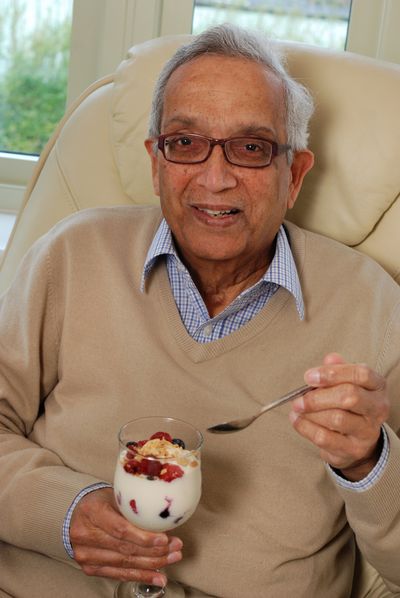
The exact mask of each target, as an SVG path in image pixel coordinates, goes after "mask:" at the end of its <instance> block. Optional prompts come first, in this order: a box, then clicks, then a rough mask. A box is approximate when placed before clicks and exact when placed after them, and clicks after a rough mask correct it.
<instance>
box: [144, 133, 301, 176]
mask: <svg viewBox="0 0 400 598" xmlns="http://www.w3.org/2000/svg"><path fill="white" fill-rule="evenodd" d="M178 134H179V133H164V134H162V135H159V136H158V137H156V138H155V141H156V142H157V147H158V149H159V150H160V151H161V153H162V155H163V156H164V158H165V159H166V160H167V161H168V162H172V163H173V164H202V163H203V162H206V161H207V160H208V158H209V157H210V156H211V154H212V151H213V149H214V147H215V146H216V145H219V146H221V148H222V151H223V154H224V157H225V160H226V161H227V162H228V163H229V164H233V166H239V167H240V168H267V167H268V166H271V163H272V160H273V159H274V158H276V156H279V155H280V154H283V153H285V152H286V153H287V152H289V151H291V150H292V146H291V145H289V144H287V143H282V144H280V143H277V142H276V141H272V140H271V139H266V138H265V137H258V136H257V135H238V136H235V137H226V138H225V139H215V138H214V137H207V136H206V135H198V134H197V133H187V135H188V136H189V135H190V137H198V138H200V139H206V140H207V141H208V142H209V144H210V147H209V148H208V153H207V155H206V157H205V158H203V159H202V160H195V161H194V162H193V161H192V162H186V161H177V160H171V159H170V158H167V156H166V155H165V139H166V137H172V136H174V135H178ZM181 135H182V137H184V136H185V134H184V133H181ZM236 139H259V140H262V141H266V142H267V143H269V144H270V145H271V148H272V151H271V159H270V161H269V162H268V164H260V165H259V166H250V165H248V164H237V163H236V162H232V160H230V159H229V157H228V156H227V153H226V149H225V144H226V143H227V142H228V141H235V140H236Z"/></svg>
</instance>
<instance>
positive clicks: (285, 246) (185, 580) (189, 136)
mask: <svg viewBox="0 0 400 598" xmlns="http://www.w3.org/2000/svg"><path fill="white" fill-rule="evenodd" d="M311 112H312V101H311V99H310V97H309V95H308V93H307V91H306V90H305V89H304V88H303V87H302V86H301V85H299V84H298V83H296V82H294V81H293V80H291V79H290V78H289V77H288V75H287V74H286V72H285V71H284V69H283V67H282V65H281V62H280V60H279V57H277V55H276V53H275V50H274V49H273V48H271V47H270V46H269V45H268V44H267V43H266V42H265V41H263V40H262V39H258V38H257V37H256V36H254V35H252V34H249V33H246V32H244V31H241V30H238V29H235V28H233V27H228V26H223V27H217V28H215V29H212V30H210V31H208V32H206V33H204V34H201V35H200V36H198V37H196V38H194V40H193V42H192V43H190V44H189V45H188V46H187V47H184V48H181V49H180V50H178V52H177V53H176V55H175V56H174V57H173V58H172V60H171V61H170V62H169V63H168V64H167V65H166V67H165V68H164V70H163V72H162V73H161V76H160V79H159V82H158V84H157V87H156V90H155V96H154V102H153V112H152V117H151V124H150V134H149V139H148V140H147V141H146V148H147V151H148V153H149V156H150V160H151V165H152V172H153V181H154V188H155V191H156V193H157V194H158V195H159V196H160V202H161V211H160V210H159V208H130V207H129V208H125V207H123V208H108V209H107V208H105V209H94V210H89V211H86V212H84V213H81V214H78V215H76V216H73V217H72V218H69V219H67V220H66V221H64V222H62V223H61V224H59V225H57V226H56V227H55V228H54V229H53V230H52V231H51V232H50V233H49V234H48V235H46V236H45V237H44V238H42V239H41V240H40V241H39V242H38V243H37V244H36V245H35V246H34V248H33V249H32V250H31V251H30V252H29V254H28V256H27V257H26V259H25V261H24V263H23V265H22V267H21V270H20V273H19V275H18V276H17V278H16V281H15V282H14V284H13V286H12V288H11V289H10V291H9V292H8V293H7V294H6V295H5V296H4V297H3V299H2V304H1V312H0V317H1V320H0V325H1V329H0V332H1V334H0V339H1V341H0V393H1V414H0V417H1V439H2V440H1V444H0V450H1V461H0V467H1V470H0V471H1V477H2V488H1V489H0V509H1V513H2V521H1V526H0V539H1V540H2V545H1V548H2V550H1V552H0V565H1V570H2V577H1V582H0V583H1V584H2V585H1V587H2V589H3V591H4V592H5V595H17V596H18V597H19V598H24V597H25V596H26V597H28V596H29V597H32V596H34V597H36V596H37V597H39V596H40V598H43V597H47V596H49V597H50V596H51V597H53V596H55V595H57V596H71V595H75V594H76V595H79V596H85V597H89V598H91V597H95V596H112V595H113V591H114V586H115V585H116V583H117V580H125V581H130V580H141V581H144V582H147V583H152V584H155V585H159V586H161V585H165V583H166V575H168V577H170V578H172V579H176V580H177V581H179V582H181V583H182V584H183V585H184V586H191V587H192V588H196V592H197V593H198V594H201V593H203V594H206V595H209V596H219V597H224V598H242V597H243V596H265V597H268V598H270V597H271V598H282V597H292V596H296V598H297V597H304V598H310V597H315V598H319V597H321V596H323V597H324V598H338V597H339V596H340V597H342V596H343V597H344V596H350V595H351V592H352V587H353V581H354V571H355V558H356V557H355V555H356V544H358V546H359V547H360V549H361V551H362V552H363V553H364V554H365V556H366V557H367V559H368V560H369V561H370V562H371V563H372V564H373V565H374V566H375V567H376V569H377V570H378V571H379V573H380V574H381V576H382V579H383V580H384V581H382V587H381V590H380V592H381V593H380V594H379V595H380V596H383V595H387V596H390V595H392V594H391V592H392V593H393V595H397V593H398V592H400V568H399V566H398V561H399V557H398V554H399V551H400V533H399V527H400V503H399V495H400V477H399V475H398V471H399V465H400V440H399V438H398V437H397V435H396V431H398V429H399V427H400V401H399V398H398V389H399V385H400V365H399V355H400V351H399V349H398V346H397V343H396V340H397V338H398V334H399V332H400V319H399V306H400V290H399V289H398V287H397V285H395V283H394V282H393V281H392V280H391V279H390V278H389V277H388V275H386V274H385V273H384V272H383V271H382V270H381V269H380V268H379V267H378V266H377V265H376V264H375V263H374V262H372V261H371V260H369V259H368V258H366V257H363V256H361V255H360V254H358V253H356V252H354V251H352V250H350V249H348V248H346V247H343V246H341V245H340V244H338V243H335V242H333V241H331V240H328V239H324V238H322V237H320V236H318V235H315V234H311V233H309V232H306V231H304V230H301V229H299V228H297V227H296V226H294V225H292V224H290V223H287V222H284V217H285V213H286V211H287V209H290V208H291V207H292V206H293V205H294V203H295V201H296V198H297V196H298V193H299V190H300V188H301V185H302V181H303V178H304V176H305V175H306V173H307V172H308V170H309V169H310V168H311V167H312V164H313V155H312V153H311V152H310V151H309V150H308V149H307V123H308V119H309V117H310V115H311ZM116 306H117V308H116ZM303 377H304V379H305V380H306V382H307V383H309V384H310V385H311V386H313V387H314V390H312V391H310V392H308V393H307V394H306V395H305V396H304V397H303V398H302V399H297V400H295V401H294V402H293V403H292V405H291V407H290V406H286V407H282V408H280V409H278V410H276V411H274V412H271V414H270V415H268V416H265V417H264V418H260V419H259V420H257V422H256V423H254V424H253V425H252V426H250V427H249V428H247V429H246V430H245V431H243V432H240V433H238V434H232V435H226V436H215V435H211V434H209V435H207V437H206V442H205V447H204V453H203V472H204V485H203V496H202V500H201V503H200V505H199V507H198V509H197V511H196V513H195V515H194V516H193V517H192V518H191V520H190V521H189V522H188V523H186V524H185V525H184V526H183V527H182V528H181V529H180V530H178V534H177V536H179V537H176V536H169V537H168V536H167V535H166V534H164V533H154V532H146V531H143V530H140V529H138V528H137V527H135V526H134V525H133V524H132V523H129V522H128V521H126V520H125V519H124V518H123V517H122V516H121V515H120V514H119V511H118V509H117V506H116V503H115V501H114V496H113V491H112V488H111V482H112V477H113V469H114V462H115V456H116V455H115V451H116V446H115V445H116V441H115V438H116V434H117V431H118V428H119V427H120V426H121V425H122V424H123V423H125V421H127V420H129V419H133V418H134V417H139V416H142V415H152V414H153V415H154V414H164V415H170V416H175V417H179V418H181V419H184V420H188V421H190V422H191V423H193V424H194V425H196V427H198V428H200V429H202V430H205V429H206V428H207V427H208V426H210V425H212V424H214V423H217V422H219V421H223V420H225V419H227V417H229V416H230V417H235V416H236V417H238V416H240V415H247V414H249V413H251V412H253V411H257V409H258V408H259V406H260V405H261V404H264V403H266V402H268V401H270V400H272V399H274V398H276V397H277V396H278V395H279V394H281V393H282V394H283V393H285V392H287V391H288V390H290V389H291V388H292V387H295V386H298V385H300V384H301V383H302V380H303ZM389 406H390V407H391V411H390V415H389ZM61 530H63V533H61ZM65 550H66V551H67V552H68V555H69V556H67V554H66V552H65ZM174 563H175V564H174ZM68 565H70V566H68ZM164 567H166V570H165V571H164V572H159V571H158V570H159V569H161V568H164ZM3 571H4V574H3ZM384 588H386V589H384ZM191 592H192V594H190V595H193V592H195V590H191Z"/></svg>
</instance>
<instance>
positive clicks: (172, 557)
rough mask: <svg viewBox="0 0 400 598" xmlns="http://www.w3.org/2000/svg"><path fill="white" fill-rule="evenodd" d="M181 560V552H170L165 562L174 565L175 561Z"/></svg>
mask: <svg viewBox="0 0 400 598" xmlns="http://www.w3.org/2000/svg"><path fill="white" fill-rule="evenodd" d="M181 558H182V553H181V552H171V553H170V554H169V555H168V556H167V561H168V563H169V564H170V565H171V564H172V563H176V562H177V561H180V560H181Z"/></svg>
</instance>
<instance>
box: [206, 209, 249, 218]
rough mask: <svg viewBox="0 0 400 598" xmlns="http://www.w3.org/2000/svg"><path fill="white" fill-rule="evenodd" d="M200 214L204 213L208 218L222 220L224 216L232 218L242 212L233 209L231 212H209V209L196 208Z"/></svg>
mask: <svg viewBox="0 0 400 598" xmlns="http://www.w3.org/2000/svg"><path fill="white" fill-rule="evenodd" d="M196 209H197V210H199V212H204V214H207V216H211V217H212V218H222V217H223V216H232V215H233V214H239V212H240V210H238V209H237V208H232V209H231V210H209V209H208V208H196Z"/></svg>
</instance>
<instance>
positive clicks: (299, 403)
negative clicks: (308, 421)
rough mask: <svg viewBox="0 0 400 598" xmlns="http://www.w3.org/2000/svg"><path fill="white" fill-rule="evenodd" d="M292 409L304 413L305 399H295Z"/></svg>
mask: <svg viewBox="0 0 400 598" xmlns="http://www.w3.org/2000/svg"><path fill="white" fill-rule="evenodd" d="M292 409H294V410H295V411H304V399H303V397H299V398H298V399H295V400H294V401H293V403H292Z"/></svg>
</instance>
